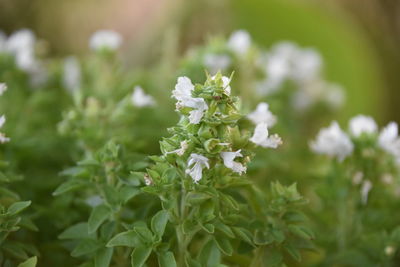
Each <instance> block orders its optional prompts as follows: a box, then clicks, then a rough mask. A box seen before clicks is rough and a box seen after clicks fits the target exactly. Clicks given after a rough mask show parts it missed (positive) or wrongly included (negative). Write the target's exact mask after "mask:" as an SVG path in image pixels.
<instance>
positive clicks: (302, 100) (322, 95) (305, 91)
mask: <svg viewBox="0 0 400 267" xmlns="http://www.w3.org/2000/svg"><path fill="white" fill-rule="evenodd" d="M344 99H345V95H344V92H343V89H342V88H341V87H340V86H338V85H336V84H333V83H329V82H326V81H324V80H321V79H315V80H311V81H308V82H306V83H302V84H299V90H297V91H296V92H295V93H294V95H293V98H292V104H293V106H294V108H295V109H296V110H298V111H304V110H307V109H308V108H309V107H310V106H312V105H314V104H315V103H318V102H323V103H326V104H327V105H328V106H330V107H331V108H333V109H336V108H339V107H340V106H341V105H343V102H344Z"/></svg>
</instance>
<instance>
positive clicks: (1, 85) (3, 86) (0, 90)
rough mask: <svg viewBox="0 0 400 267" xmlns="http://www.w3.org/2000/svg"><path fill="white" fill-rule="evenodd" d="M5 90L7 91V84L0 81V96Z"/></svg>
mask: <svg viewBox="0 0 400 267" xmlns="http://www.w3.org/2000/svg"><path fill="white" fill-rule="evenodd" d="M5 91H7V84H5V83H0V96H1V95H3V94H4V92H5Z"/></svg>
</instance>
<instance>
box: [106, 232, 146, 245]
mask: <svg viewBox="0 0 400 267" xmlns="http://www.w3.org/2000/svg"><path fill="white" fill-rule="evenodd" d="M138 245H140V240H139V237H138V235H137V234H136V232H135V231H134V230H129V231H126V232H122V233H119V234H117V235H116V236H114V237H113V238H112V239H111V240H110V241H108V243H107V247H116V246H123V247H137V246H138Z"/></svg>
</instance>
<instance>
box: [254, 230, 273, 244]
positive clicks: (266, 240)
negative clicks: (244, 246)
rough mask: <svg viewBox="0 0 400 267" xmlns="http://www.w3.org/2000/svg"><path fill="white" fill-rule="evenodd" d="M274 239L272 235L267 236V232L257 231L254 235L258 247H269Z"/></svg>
mask: <svg viewBox="0 0 400 267" xmlns="http://www.w3.org/2000/svg"><path fill="white" fill-rule="evenodd" d="M272 241H273V238H272V236H271V235H269V234H267V233H266V232H263V231H260V230H256V232H255V234H254V244H256V245H268V244H271V243H272Z"/></svg>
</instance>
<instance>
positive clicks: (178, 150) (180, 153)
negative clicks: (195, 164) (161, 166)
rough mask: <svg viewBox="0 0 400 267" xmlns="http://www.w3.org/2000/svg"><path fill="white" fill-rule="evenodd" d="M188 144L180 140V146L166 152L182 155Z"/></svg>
mask: <svg viewBox="0 0 400 267" xmlns="http://www.w3.org/2000/svg"><path fill="white" fill-rule="evenodd" d="M188 147H189V144H188V142H187V141H186V140H184V141H182V142H181V147H180V148H178V149H175V150H173V151H170V152H167V153H166V154H173V153H176V154H177V155H178V156H182V155H183V154H185V152H186V149H188Z"/></svg>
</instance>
